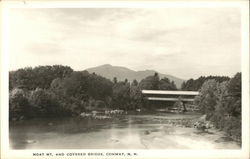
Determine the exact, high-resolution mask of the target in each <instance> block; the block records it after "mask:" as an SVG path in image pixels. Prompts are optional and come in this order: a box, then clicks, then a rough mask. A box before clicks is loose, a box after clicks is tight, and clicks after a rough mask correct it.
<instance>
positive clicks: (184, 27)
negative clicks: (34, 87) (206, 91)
mask: <svg viewBox="0 0 250 159" xmlns="http://www.w3.org/2000/svg"><path fill="white" fill-rule="evenodd" d="M240 24H241V21H240V10H239V9H237V8H112V9H111V8H47V9H46V8H40V9H39V8H36V9H34V8H33V9H31V8H26V9H25V8H22V9H20V8H16V9H11V12H10V15H9V58H10V59H9V65H10V66H9V67H10V70H16V69H19V68H23V67H35V66H38V65H54V64H61V65H68V66H70V67H71V68H73V69H74V70H84V69H87V68H90V67H96V66H99V65H103V64H111V65H114V66H124V67H127V68H130V69H132V70H135V71H138V70H156V71H159V72H160V73H164V74H170V75H173V76H176V77H179V78H182V79H189V78H198V77H200V76H208V75H226V76H230V77H232V76H233V75H234V74H235V73H236V72H239V71H241V61H240V58H241V55H240V54H241V32H240V31H241V30H240V29H241V25H240Z"/></svg>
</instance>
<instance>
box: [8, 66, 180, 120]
mask: <svg viewBox="0 0 250 159" xmlns="http://www.w3.org/2000/svg"><path fill="white" fill-rule="evenodd" d="M142 89H153V90H177V88H176V85H175V83H174V82H173V81H170V80H169V79H168V78H162V79H160V78H159V75H158V73H155V74H154V75H152V76H148V77H146V78H144V79H143V80H141V81H139V82H138V81H137V80H133V81H132V82H129V81H128V80H127V79H125V80H124V81H117V78H116V77H114V79H113V80H112V81H111V80H109V79H107V78H104V77H102V76H99V75H96V74H95V73H92V74H90V73H89V72H87V71H74V70H73V69H71V68H70V67H68V66H62V65H53V66H38V67H35V68H31V67H27V68H22V69H18V70H16V71H11V72H10V73H9V91H10V93H9V113H10V115H9V117H10V119H11V120H19V119H25V118H34V117H58V116H73V115H79V114H80V113H81V112H83V111H87V110H91V109H123V110H135V109H138V108H142V107H143V100H142V94H141V90H142Z"/></svg>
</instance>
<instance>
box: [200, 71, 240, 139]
mask: <svg viewBox="0 0 250 159" xmlns="http://www.w3.org/2000/svg"><path fill="white" fill-rule="evenodd" d="M199 92H200V94H199V96H197V97H196V98H195V103H196V104H197V105H198V106H199V107H200V110H201V112H202V113H203V114H205V115H206V119H207V120H210V121H212V122H213V123H214V125H215V127H216V128H218V129H220V130H224V131H225V132H226V133H227V134H228V135H229V136H231V137H233V138H234V139H235V140H237V141H239V142H240V141H241V121H242V115H241V114H242V112H241V73H237V74H236V75H235V76H234V77H233V78H231V79H229V80H225V81H223V82H222V81H218V80H216V79H209V80H206V81H205V82H204V83H203V84H202V86H201V88H200V89H199Z"/></svg>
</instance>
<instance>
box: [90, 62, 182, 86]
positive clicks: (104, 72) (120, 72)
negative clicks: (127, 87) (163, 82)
mask: <svg viewBox="0 0 250 159" xmlns="http://www.w3.org/2000/svg"><path fill="white" fill-rule="evenodd" d="M85 70H87V71H88V72H89V73H94V72H95V73H96V74H98V75H101V76H103V77H106V78H108V79H110V80H113V78H114V77H116V78H117V80H118V81H123V80H125V79H126V78H127V79H128V81H132V80H134V79H136V80H137V81H138V82H139V81H141V80H142V79H143V78H145V77H147V76H152V75H154V73H155V72H157V73H158V74H159V77H160V78H164V77H167V78H168V79H170V80H171V81H174V82H175V84H176V87H177V88H180V87H181V84H182V82H184V81H185V80H183V79H181V78H178V77H175V76H173V75H169V74H163V73H160V72H158V71H155V70H148V69H147V70H139V71H134V70H132V69H129V68H127V67H123V66H113V65H111V64H104V65H100V66H96V67H91V68H87V69H85Z"/></svg>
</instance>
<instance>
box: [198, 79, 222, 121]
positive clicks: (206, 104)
mask: <svg viewBox="0 0 250 159" xmlns="http://www.w3.org/2000/svg"><path fill="white" fill-rule="evenodd" d="M217 89H218V83H217V82H216V81H215V80H207V81H206V82H205V83H204V84H203V85H202V87H201V89H200V95H199V96H197V97H196V98H195V103H196V104H197V105H199V106H200V109H201V111H202V112H203V113H205V114H207V118H208V119H209V118H210V117H211V116H212V115H213V112H214V109H215V105H216V103H217Z"/></svg>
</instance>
